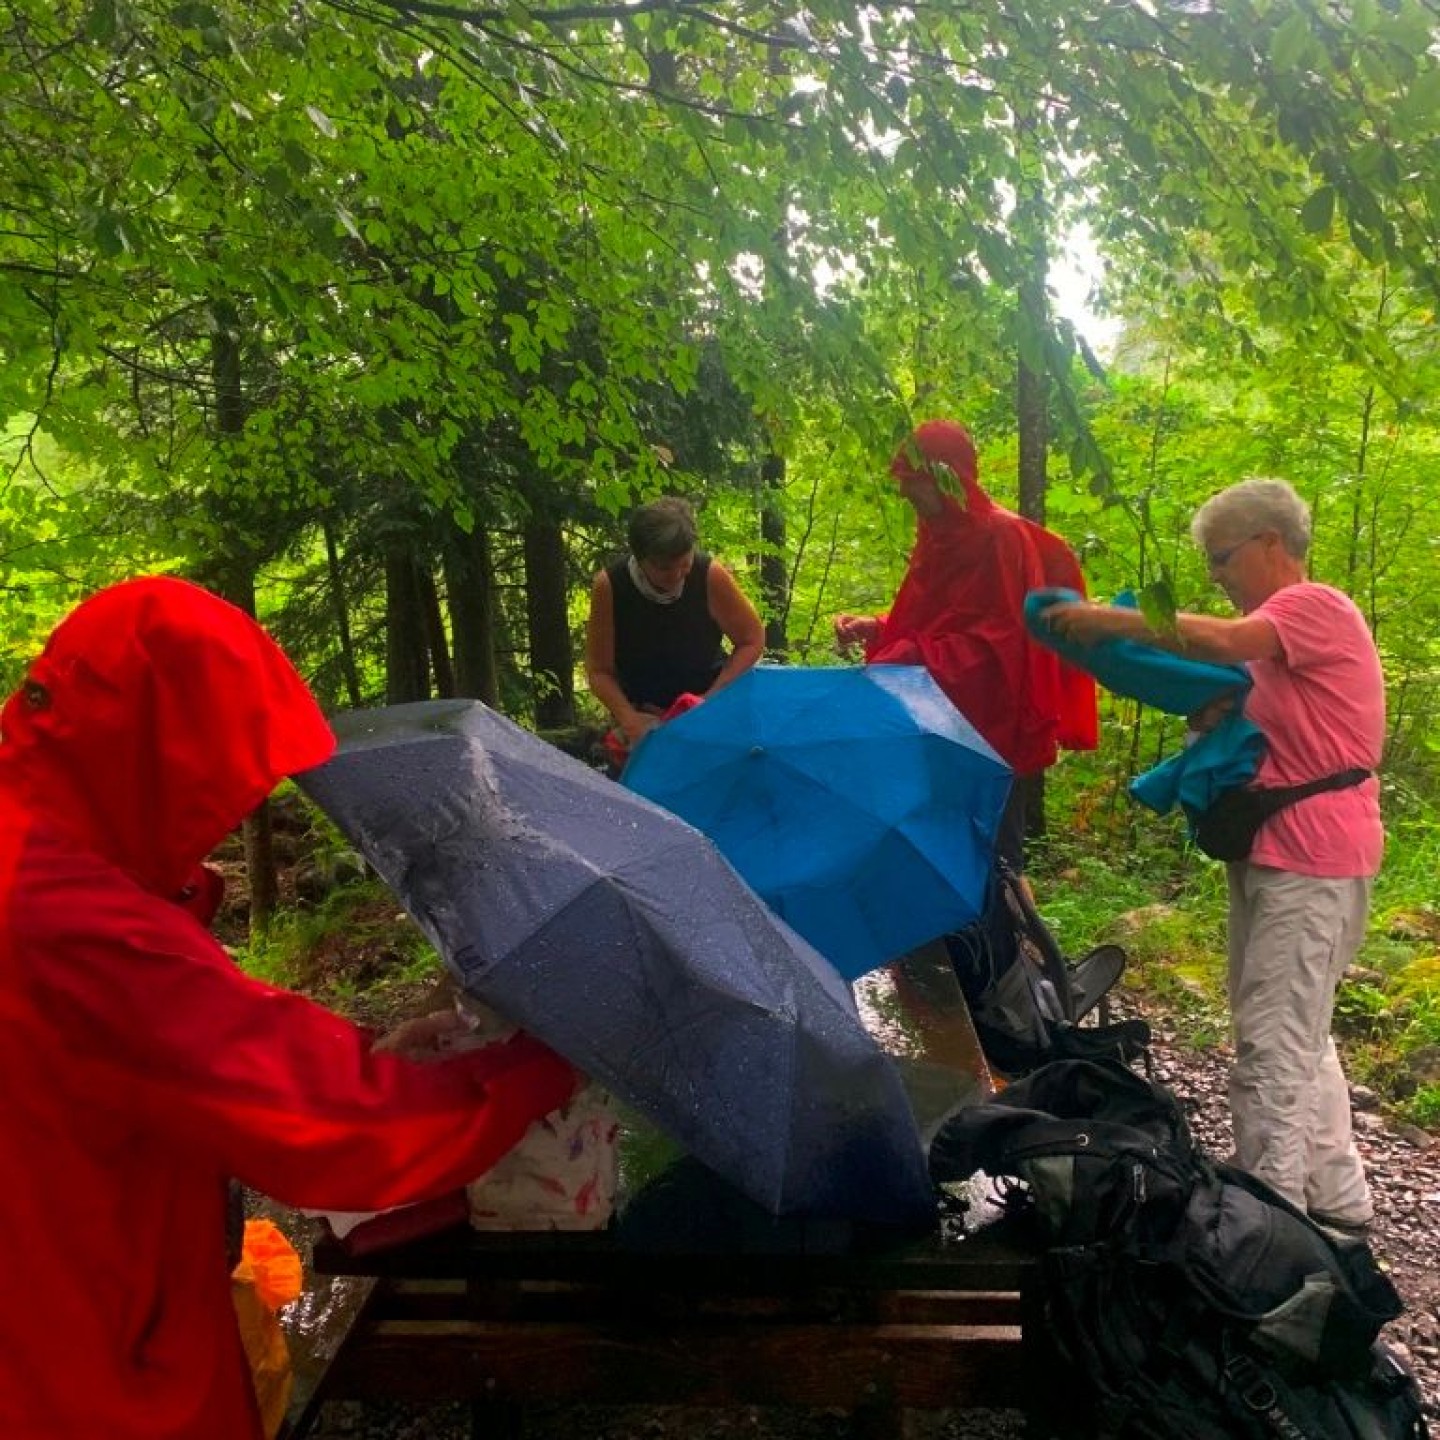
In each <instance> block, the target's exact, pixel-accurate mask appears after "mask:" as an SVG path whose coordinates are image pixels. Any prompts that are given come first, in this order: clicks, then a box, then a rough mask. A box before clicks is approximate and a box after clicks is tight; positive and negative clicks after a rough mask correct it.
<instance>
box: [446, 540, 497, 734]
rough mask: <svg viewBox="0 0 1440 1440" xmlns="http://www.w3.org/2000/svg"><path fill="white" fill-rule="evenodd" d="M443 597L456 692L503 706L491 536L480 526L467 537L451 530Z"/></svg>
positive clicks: (494, 705) (489, 703) (493, 705)
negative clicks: (450, 643)
mask: <svg viewBox="0 0 1440 1440" xmlns="http://www.w3.org/2000/svg"><path fill="white" fill-rule="evenodd" d="M444 566H445V594H446V598H447V600H448V601H449V609H450V634H451V636H452V637H453V640H454V646H455V693H456V694H457V695H468V696H469V697H470V698H471V699H474V700H483V701H484V702H485V703H486V704H487V705H489V706H491V707H492V708H494V707H496V706H498V705H499V704H500V676H499V671H498V670H497V668H496V664H495V591H494V577H493V574H492V570H491V565H490V535H489V532H488V531H487V530H486V529H485V527H484V526H483V525H481V524H480V523H479V522H478V521H476V523H475V527H474V528H473V529H472V530H471V531H470V533H469V534H468V535H467V534H466V533H465V531H463V530H461V529H460V527H459V526H458V525H456V526H454V527H453V528H452V529H451V532H450V534H449V536H448V537H447V538H446V544H445V550H444Z"/></svg>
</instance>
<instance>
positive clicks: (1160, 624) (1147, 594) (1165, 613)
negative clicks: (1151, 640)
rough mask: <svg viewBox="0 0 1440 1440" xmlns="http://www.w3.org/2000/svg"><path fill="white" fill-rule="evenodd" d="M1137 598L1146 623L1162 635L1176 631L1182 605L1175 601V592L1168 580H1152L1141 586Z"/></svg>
mask: <svg viewBox="0 0 1440 1440" xmlns="http://www.w3.org/2000/svg"><path fill="white" fill-rule="evenodd" d="M1136 599H1137V601H1138V602H1139V605H1140V613H1141V614H1142V615H1143V616H1144V617H1145V623H1146V624H1147V625H1148V626H1149V627H1150V628H1151V629H1152V630H1154V631H1155V632H1156V633H1157V634H1160V635H1173V634H1174V633H1175V617H1176V615H1177V614H1178V613H1179V610H1180V607H1179V605H1177V604H1176V602H1175V592H1174V590H1172V589H1171V588H1170V582H1169V581H1168V580H1152V581H1151V582H1150V583H1149V584H1148V585H1145V586H1143V587H1142V588H1141V590H1140V593H1139V594H1138V595H1137V596H1136Z"/></svg>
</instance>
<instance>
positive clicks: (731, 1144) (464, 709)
mask: <svg viewBox="0 0 1440 1440" xmlns="http://www.w3.org/2000/svg"><path fill="white" fill-rule="evenodd" d="M335 729H336V732H337V734H338V735H339V736H340V741H341V744H340V749H339V751H338V752H337V754H336V756H335V758H334V759H332V760H331V761H329V762H328V763H327V764H325V765H323V766H321V767H320V768H319V769H316V770H312V771H310V772H308V773H307V774H305V775H303V776H301V777H299V783H300V785H301V786H302V788H303V789H304V790H305V791H306V793H307V794H309V795H310V796H311V797H312V798H313V799H314V800H315V801H316V802H317V803H318V804H319V805H320V806H321V808H322V809H323V810H324V811H325V812H326V813H327V814H328V815H329V816H330V817H331V818H332V819H333V820H334V821H335V823H336V824H337V825H338V826H339V827H340V829H341V830H342V831H343V832H344V833H345V834H346V835H347V836H348V837H349V838H350V839H351V841H352V842H353V843H354V844H355V845H356V846H357V847H358V848H359V849H360V850H361V851H362V852H363V853H364V854H365V856H366V858H367V859H368V860H369V861H370V863H371V864H372V865H374V867H375V868H376V870H377V871H379V873H380V875H381V876H382V877H383V878H384V879H385V880H386V882H387V883H388V884H389V885H390V886H391V887H392V888H393V889H394V890H395V892H396V894H397V895H398V896H399V898H400V900H401V901H402V903H403V904H404V905H405V907H406V909H407V910H409V912H410V913H411V915H413V916H414V917H415V919H416V920H417V921H418V922H419V924H420V926H421V928H422V929H423V930H424V931H425V932H426V934H427V935H428V936H429V937H430V939H431V940H432V942H433V943H434V945H435V947H436V949H437V950H438V951H439V952H440V954H441V955H442V956H443V957H444V959H445V962H446V964H447V965H448V967H449V968H450V969H451V971H452V972H453V973H454V975H455V976H456V978H457V979H458V980H459V982H460V983H461V985H462V986H463V987H464V989H465V990H466V991H467V992H468V993H469V994H471V995H474V996H475V997H477V998H478V999H480V1000H482V1001H484V1002H485V1003H486V1004H488V1005H490V1006H492V1007H493V1008H494V1009H496V1010H497V1011H499V1012H500V1013H501V1014H503V1015H505V1016H506V1017H507V1018H509V1019H510V1020H511V1021H513V1022H514V1023H516V1024H518V1025H521V1026H523V1027H524V1028H525V1029H527V1030H529V1031H531V1032H532V1033H533V1034H535V1035H538V1036H539V1037H540V1038H541V1039H542V1040H544V1041H545V1042H546V1043H547V1044H549V1045H551V1046H552V1047H553V1048H554V1049H556V1050H558V1051H559V1052H560V1053H561V1054H562V1055H564V1056H565V1057H566V1058H567V1059H568V1060H570V1061H571V1062H572V1063H573V1064H575V1065H576V1066H578V1067H579V1068H580V1069H581V1070H583V1071H584V1072H585V1073H586V1074H587V1075H590V1076H593V1077H594V1078H596V1079H598V1080H600V1081H601V1082H603V1083H604V1084H605V1085H607V1086H608V1087H610V1088H611V1089H612V1090H613V1091H614V1092H615V1093H616V1094H617V1095H618V1096H620V1097H621V1099H623V1100H625V1101H626V1102H628V1103H629V1104H630V1105H632V1106H633V1107H634V1108H635V1109H637V1110H638V1111H640V1112H641V1113H642V1114H644V1115H646V1116H648V1117H649V1118H650V1119H651V1120H652V1121H653V1122H654V1123H655V1124H656V1125H658V1126H659V1127H660V1128H661V1129H662V1130H663V1131H665V1132H666V1133H667V1134H668V1135H670V1136H671V1138H672V1139H674V1140H675V1141H677V1142H678V1143H679V1144H681V1145H683V1146H685V1147H686V1148H687V1149H688V1150H690V1151H691V1152H692V1153H693V1154H694V1155H695V1156H696V1157H697V1158H698V1159H700V1160H701V1161H703V1162H704V1163H705V1164H706V1165H708V1166H709V1167H710V1168H711V1169H712V1170H715V1171H717V1172H718V1173H719V1174H720V1175H722V1176H724V1177H725V1178H726V1179H728V1180H730V1181H731V1182H732V1183H733V1184H734V1185H736V1186H737V1187H739V1188H740V1189H741V1190H742V1191H743V1192H744V1193H745V1194H747V1195H749V1196H750V1197H751V1198H752V1199H754V1200H756V1201H758V1202H759V1203H760V1204H762V1205H764V1206H765V1207H766V1208H767V1209H768V1210H769V1211H771V1212H772V1213H775V1214H786V1213H794V1214H814V1215H830V1216H842V1217H846V1218H851V1219H863V1220H871V1221H878V1222H881V1223H894V1224H912V1223H917V1222H921V1223H923V1222H925V1221H927V1220H930V1219H933V1216H934V1203H933V1191H932V1188H931V1185H930V1182H929V1178H928V1175H927V1172H926V1165H925V1157H924V1154H923V1149H922V1146H921V1143H920V1139H919V1135H918V1132H917V1130H916V1126H915V1121H914V1117H913V1115H912V1113H911V1111H910V1108H909V1104H908V1102H907V1100H906V1097H905V1093H904V1088H903V1085H902V1083H901V1080H900V1076H899V1073H898V1071H897V1070H896V1069H895V1067H894V1066H893V1064H892V1063H891V1062H890V1060H889V1059H888V1057H886V1056H885V1055H884V1054H883V1053H882V1052H881V1050H880V1049H879V1047H878V1046H877V1045H876V1043H875V1042H874V1041H873V1040H872V1039H871V1037H870V1036H869V1035H868V1034H867V1033H866V1031H865V1029H864V1027H863V1026H862V1025H861V1023H860V1020H859V1018H858V1016H857V1014H856V1010H855V1006H854V1002H853V998H852V997H851V995H850V993H849V990H848V988H847V987H846V986H845V985H844V984H843V983H842V982H841V981H840V980H839V978H838V977H837V976H836V974H835V973H834V971H833V970H832V969H831V967H830V966H829V965H827V964H826V963H825V961H824V960H823V959H822V958H821V957H820V956H819V955H817V954H816V953H815V951H814V950H812V949H811V948H810V946H809V945H807V944H806V943H805V942H804V941H803V940H802V939H801V938H800V937H799V936H798V935H796V934H794V933H793V932H792V931H791V930H789V929H788V928H787V927H786V926H785V925H783V924H782V923H781V922H779V921H778V920H777V919H776V918H775V917H774V916H773V915H772V914H771V913H770V912H769V911H768V910H767V909H766V908H765V906H764V905H763V904H762V903H761V901H760V900H759V899H758V898H757V897H756V896H755V895H754V894H753V893H752V892H751V891H750V890H749V889H747V888H746V886H745V885H744V883H743V882H742V881H741V880H740V879H739V877H738V876H737V875H736V874H735V872H734V870H733V869H732V868H731V867H730V865H729V864H728V863H727V862H726V861H725V860H724V859H723V858H722V857H721V855H720V854H719V852H718V851H717V850H716V849H715V847H714V846H713V845H712V844H711V843H710V842H709V841H708V840H707V839H706V838H705V837H704V836H703V835H701V834H699V833H698V832H697V831H695V830H693V829H691V827H690V826H688V825H686V824H684V823H683V822H682V821H680V820H677V819H676V818H675V817H674V816H673V815H670V814H669V813H667V812H666V811H664V810H662V809H660V808H659V807H658V806H655V805H652V804H651V803H650V802H649V801H647V800H644V799H642V798H641V797H639V796H637V795H635V794H633V793H631V792H630V791H628V790H626V789H624V788H623V787H622V786H620V785H617V784H615V783H614V782H613V781H611V780H607V779H605V778H604V777H603V776H601V775H598V774H596V773H595V772H594V771H592V770H589V769H587V768H586V767H585V766H584V765H582V764H580V763H579V762H578V761H576V760H572V759H570V758H569V757H568V756H565V755H563V754H561V753H560V752H559V751H558V750H555V749H553V748H552V747H551V746H549V745H547V744H545V743H544V742H543V741H541V740H539V739H537V738H536V737H535V736H534V735H532V734H530V733H529V732H528V731H525V730H522V729H520V728H519V727H518V726H516V725H513V724H511V723H510V721H508V720H506V719H504V718H503V717H501V716H499V715H497V714H495V712H493V711H492V710H489V709H487V708H486V707H485V706H484V705H482V704H480V703H479V702H478V701H471V700H454V701H434V702H427V703H422V704H417V705H402V706H396V707H393V708H391V709H387V710H375V711H356V712H353V713H351V714H349V715H344V716H341V717H339V719H338V720H337V721H336V722H335Z"/></svg>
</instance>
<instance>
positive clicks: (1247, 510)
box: [1190, 478, 1310, 560]
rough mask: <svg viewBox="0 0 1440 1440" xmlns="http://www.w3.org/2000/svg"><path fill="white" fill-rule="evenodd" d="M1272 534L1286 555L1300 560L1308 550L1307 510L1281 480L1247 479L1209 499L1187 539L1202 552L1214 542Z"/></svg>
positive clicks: (1308, 509)
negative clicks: (1242, 536)
mask: <svg viewBox="0 0 1440 1440" xmlns="http://www.w3.org/2000/svg"><path fill="white" fill-rule="evenodd" d="M1267 530H1273V531H1274V532H1275V533H1276V534H1277V535H1279V537H1280V543H1281V544H1282V545H1283V546H1284V547H1285V553H1286V554H1287V555H1291V556H1293V557H1294V558H1295V559H1296V560H1303V559H1304V558H1305V555H1306V552H1307V551H1308V550H1309V549H1310V507H1309V506H1308V505H1307V504H1306V503H1305V502H1304V501H1303V500H1302V499H1301V498H1300V497H1299V495H1297V494H1296V493H1295V489H1294V487H1293V486H1292V485H1289V484H1287V483H1286V482H1285V481H1284V480H1267V479H1259V478H1256V479H1250V480H1242V481H1240V483H1239V484H1238V485H1231V486H1230V487H1229V488H1228V489H1226V490H1222V491H1221V492H1220V493H1219V494H1218V495H1212V496H1211V497H1210V498H1209V499H1208V500H1207V501H1206V502H1205V503H1204V504H1203V505H1202V506H1201V507H1200V508H1199V509H1198V510H1197V511H1196V512H1195V518H1194V519H1193V520H1191V522H1190V535H1191V538H1192V539H1193V540H1194V541H1195V543H1196V544H1197V545H1198V546H1199V547H1200V548H1201V549H1202V550H1211V549H1213V548H1214V544H1215V542H1216V541H1219V540H1225V541H1233V540H1235V539H1238V538H1239V537H1240V536H1241V535H1260V534H1263V533H1264V532H1265V531H1267Z"/></svg>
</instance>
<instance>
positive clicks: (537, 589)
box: [525, 512, 575, 730]
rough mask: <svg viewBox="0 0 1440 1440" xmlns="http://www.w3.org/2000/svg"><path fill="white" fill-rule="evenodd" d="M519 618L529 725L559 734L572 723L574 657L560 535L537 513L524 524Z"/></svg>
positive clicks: (562, 545)
mask: <svg viewBox="0 0 1440 1440" xmlns="http://www.w3.org/2000/svg"><path fill="white" fill-rule="evenodd" d="M525 619H526V623H527V625H528V627H529V636H530V674H531V677H532V681H533V684H534V694H535V726H536V728H537V729H540V730H560V729H564V728H566V727H569V726H573V725H574V724H575V655H574V651H573V649H572V648H571V644H570V604H569V586H568V584H567V580H566V562H565V536H564V533H563V532H562V530H561V529H560V526H559V525H558V524H557V523H556V522H555V521H553V520H551V519H549V518H548V517H547V516H544V515H541V514H539V513H538V512H537V513H535V514H532V515H531V517H530V519H529V520H527V521H526V523H525Z"/></svg>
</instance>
